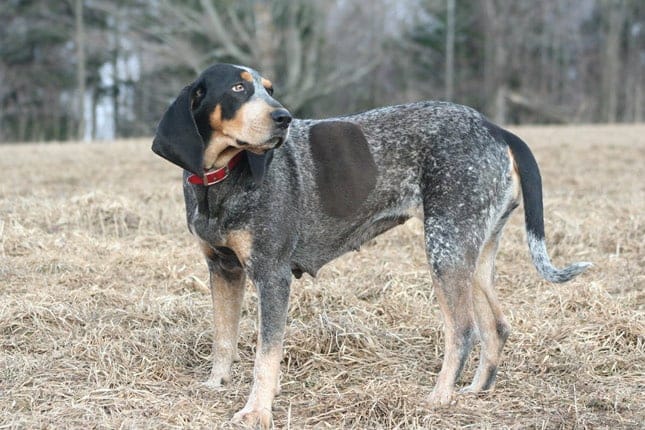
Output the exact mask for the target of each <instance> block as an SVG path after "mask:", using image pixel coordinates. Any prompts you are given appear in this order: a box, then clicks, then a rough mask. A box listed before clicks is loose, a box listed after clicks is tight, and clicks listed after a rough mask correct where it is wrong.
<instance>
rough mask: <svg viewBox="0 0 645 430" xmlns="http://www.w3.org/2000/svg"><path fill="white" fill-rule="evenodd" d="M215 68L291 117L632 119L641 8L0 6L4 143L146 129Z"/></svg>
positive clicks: (642, 42) (618, 4) (216, 1)
mask: <svg viewBox="0 0 645 430" xmlns="http://www.w3.org/2000/svg"><path fill="white" fill-rule="evenodd" d="M214 62H234V63H239V64H246V65H250V66H252V67H255V68H257V69H259V70H261V71H262V73H263V74H264V75H266V76H267V77H269V78H271V79H272V80H273V81H274V83H275V84H276V89H277V94H278V97H279V98H280V99H281V100H282V101H284V103H285V105H286V106H287V107H289V108H290V109H291V110H292V111H294V112H295V113H296V114H298V115H303V116H304V115H306V116H315V117H321V116H329V115H336V114H344V113H349V112H352V111H357V110H362V109H367V108H370V107H374V106H378V105H385V104H395V103H401V102H408V101H413V100H418V99H425V98H431V99H443V98H447V99H450V100H453V101H456V102H458V103H463V104H468V105H471V106H474V107H475V108H477V109H480V110H482V111H483V112H485V113H486V114H487V115H488V116H490V117H491V118H493V119H495V120H496V121H497V122H501V123H537V122H539V123H545V122H547V123H549V122H551V123H552V122H565V123H579V122H642V121H644V120H645V113H644V106H645V101H644V94H643V93H644V87H645V72H644V69H645V2H643V1H642V0H576V1H569V2H562V1H557V0H541V1H532V0H513V1H511V0H481V1H478V2H470V1H468V2H466V1H463V0H461V1H460V0H373V1H370V2H362V1H358V0H325V1H314V0H275V1H261V0H236V1H233V0H189V1H178V0H155V1H152V2H150V1H142V0H110V1H98V0H61V1H57V2H49V1H44V0H32V1H29V0H7V1H4V2H3V3H2V5H0V141H5V142H6V141H33V140H68V139H83V140H89V139H111V138H115V137H129V136H141V135H149V134H150V133H151V132H152V130H153V128H154V126H155V124H156V122H157V121H158V118H159V117H160V115H161V113H162V112H163V110H164V108H165V107H166V105H167V104H168V102H169V101H170V100H171V99H172V97H173V96H174V95H175V94H176V93H177V92H178V90H179V89H180V88H181V87H182V86H184V85H185V84H186V83H188V82H190V81H191V80H192V79H193V78H194V77H195V75H196V74H197V73H199V71H201V70H202V69H203V68H204V67H206V66H207V65H209V64H211V63H214Z"/></svg>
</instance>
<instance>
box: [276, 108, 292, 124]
mask: <svg viewBox="0 0 645 430" xmlns="http://www.w3.org/2000/svg"><path fill="white" fill-rule="evenodd" d="M271 118H273V121H275V123H276V124H277V125H278V126H279V127H281V128H287V127H289V124H290V123H291V120H292V119H293V118H291V114H290V113H289V111H288V110H286V109H276V110H274V111H273V112H271Z"/></svg>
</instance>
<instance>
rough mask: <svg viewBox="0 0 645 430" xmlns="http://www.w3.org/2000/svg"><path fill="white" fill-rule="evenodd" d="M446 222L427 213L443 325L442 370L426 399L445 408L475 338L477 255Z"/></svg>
mask: <svg viewBox="0 0 645 430" xmlns="http://www.w3.org/2000/svg"><path fill="white" fill-rule="evenodd" d="M459 230H460V229H459V228H456V226H455V225H454V224H453V223H452V222H451V221H450V220H448V219H446V218H443V219H437V218H433V217H432V216H428V214H426V219H425V236H426V248H427V253H428V260H429V263H430V265H431V268H432V274H433V277H432V279H433V284H434V288H435V293H436V296H437V301H438V302H439V307H440V309H441V313H442V315H443V320H444V325H445V331H444V333H445V351H444V357H443V364H442V366H441V371H440V372H439V375H438V377H437V382H436V385H435V388H434V390H433V391H432V393H431V394H430V396H429V398H428V403H429V404H430V405H447V404H449V403H450V401H451V399H452V395H453V392H454V386H455V382H456V381H457V379H458V378H459V375H460V374H461V371H462V369H463V367H464V364H465V363H466V360H467V359H468V355H469V354H470V351H471V349H472V340H473V335H474V326H475V324H474V311H473V296H472V295H473V272H474V268H475V255H476V253H474V252H471V251H469V250H468V248H467V247H468V245H467V243H468V242H469V241H468V240H463V239H464V238H463V237H460V236H461V235H460V234H459V233H458V231H459Z"/></svg>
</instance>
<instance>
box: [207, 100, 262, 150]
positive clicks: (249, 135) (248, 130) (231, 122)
mask: <svg viewBox="0 0 645 430" xmlns="http://www.w3.org/2000/svg"><path fill="white" fill-rule="evenodd" d="M273 110H274V108H272V107H271V106H269V105H268V104H267V102H265V101H264V100H261V99H257V98H256V99H252V100H250V101H248V102H247V103H244V104H243V105H242V107H240V109H239V110H238V111H237V112H236V113H235V116H234V117H233V118H231V119H221V115H220V120H219V122H215V124H214V125H218V126H219V127H220V129H221V132H222V134H224V135H226V136H229V137H231V138H233V139H235V140H238V141H241V142H246V143H248V144H249V145H250V146H261V145H263V144H265V143H266V142H267V141H268V140H269V139H270V138H271V135H272V133H273V130H274V124H273V120H272V119H271V112H272V111H273ZM213 130H215V128H213Z"/></svg>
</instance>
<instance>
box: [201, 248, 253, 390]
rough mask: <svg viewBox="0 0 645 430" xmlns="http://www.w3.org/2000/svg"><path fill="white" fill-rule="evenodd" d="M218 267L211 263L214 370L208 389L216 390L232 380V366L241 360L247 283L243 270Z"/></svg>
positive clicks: (207, 382)
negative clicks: (241, 322)
mask: <svg viewBox="0 0 645 430" xmlns="http://www.w3.org/2000/svg"><path fill="white" fill-rule="evenodd" d="M215 266H216V263H215V262H214V261H212V260H209V267H210V282H211V295H212V298H213V367H212V369H211V375H210V377H209V378H208V381H206V383H205V385H206V386H208V387H213V388H214V387H220V386H221V385H222V384H225V383H228V382H229V381H230V380H231V365H232V364H233V362H234V361H236V360H239V356H238V353H237V339H238V335H239V320H240V311H241V308H242V300H243V298H244V284H245V279H246V276H245V275H244V272H243V271H242V270H241V269H240V270H235V271H223V270H221V269H219V268H217V267H215ZM218 269H219V270H218Z"/></svg>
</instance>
